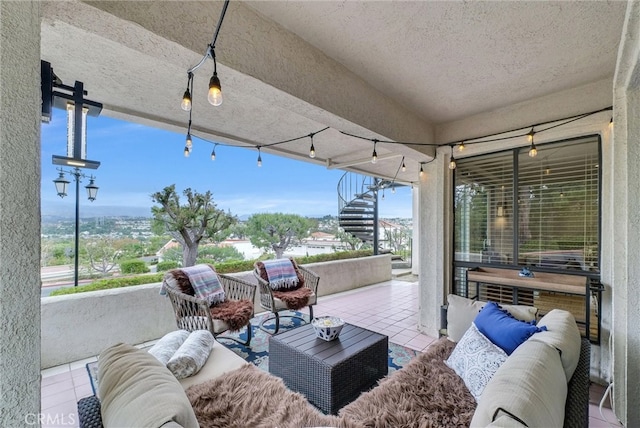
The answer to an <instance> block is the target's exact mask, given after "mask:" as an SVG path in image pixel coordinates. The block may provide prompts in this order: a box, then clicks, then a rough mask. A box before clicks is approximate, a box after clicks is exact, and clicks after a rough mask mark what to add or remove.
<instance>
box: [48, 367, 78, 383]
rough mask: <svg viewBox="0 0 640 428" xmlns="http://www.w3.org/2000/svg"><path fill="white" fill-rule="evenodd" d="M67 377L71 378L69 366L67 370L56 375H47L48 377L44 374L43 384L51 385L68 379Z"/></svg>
mask: <svg viewBox="0 0 640 428" xmlns="http://www.w3.org/2000/svg"><path fill="white" fill-rule="evenodd" d="M66 379H71V374H70V372H69V369H68V368H67V370H66V371H65V372H62V373H58V374H55V375H52V376H51V375H50V376H47V377H44V376H43V377H42V385H43V386H45V385H51V384H54V383H57V382H61V381H63V380H66Z"/></svg>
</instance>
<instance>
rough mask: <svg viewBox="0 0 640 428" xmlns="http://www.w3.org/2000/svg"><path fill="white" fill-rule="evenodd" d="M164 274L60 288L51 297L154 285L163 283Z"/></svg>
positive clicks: (103, 280) (114, 279) (126, 277)
mask: <svg viewBox="0 0 640 428" xmlns="http://www.w3.org/2000/svg"><path fill="white" fill-rule="evenodd" d="M163 276H164V274H162V273H152V274H148V275H136V276H124V277H120V278H110V279H101V280H99V281H94V282H92V283H91V284H86V285H79V286H77V287H66V288H59V289H57V290H54V291H53V292H51V294H50V295H51V296H60V295H63V294H76V293H84V292H85V291H98V290H109V289H111V288H120V287H129V286H132V285H142V284H153V283H155V282H162V277H163Z"/></svg>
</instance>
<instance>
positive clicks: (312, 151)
mask: <svg viewBox="0 0 640 428" xmlns="http://www.w3.org/2000/svg"><path fill="white" fill-rule="evenodd" d="M309 157H310V158H311V159H313V158H315V157H316V148H315V147H313V143H311V148H310V149H309Z"/></svg>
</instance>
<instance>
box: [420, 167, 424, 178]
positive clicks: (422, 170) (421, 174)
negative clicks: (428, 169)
mask: <svg viewBox="0 0 640 428" xmlns="http://www.w3.org/2000/svg"><path fill="white" fill-rule="evenodd" d="M419 175H420V177H422V176H423V175H424V169H422V164H420V174H419Z"/></svg>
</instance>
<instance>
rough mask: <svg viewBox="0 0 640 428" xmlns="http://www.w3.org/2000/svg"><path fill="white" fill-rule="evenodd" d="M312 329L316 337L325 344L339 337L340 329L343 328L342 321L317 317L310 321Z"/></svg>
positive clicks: (340, 319) (329, 317)
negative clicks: (324, 341)
mask: <svg viewBox="0 0 640 428" xmlns="http://www.w3.org/2000/svg"><path fill="white" fill-rule="evenodd" d="M311 325H312V326H313V329H314V330H315V331H316V336H318V338H320V339H322V340H326V341H327V342H328V341H330V340H334V339H336V338H337V337H338V336H339V335H340V331H341V330H342V327H344V320H343V319H342V318H338V317H331V316H327V317H318V318H314V319H313V321H311Z"/></svg>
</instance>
